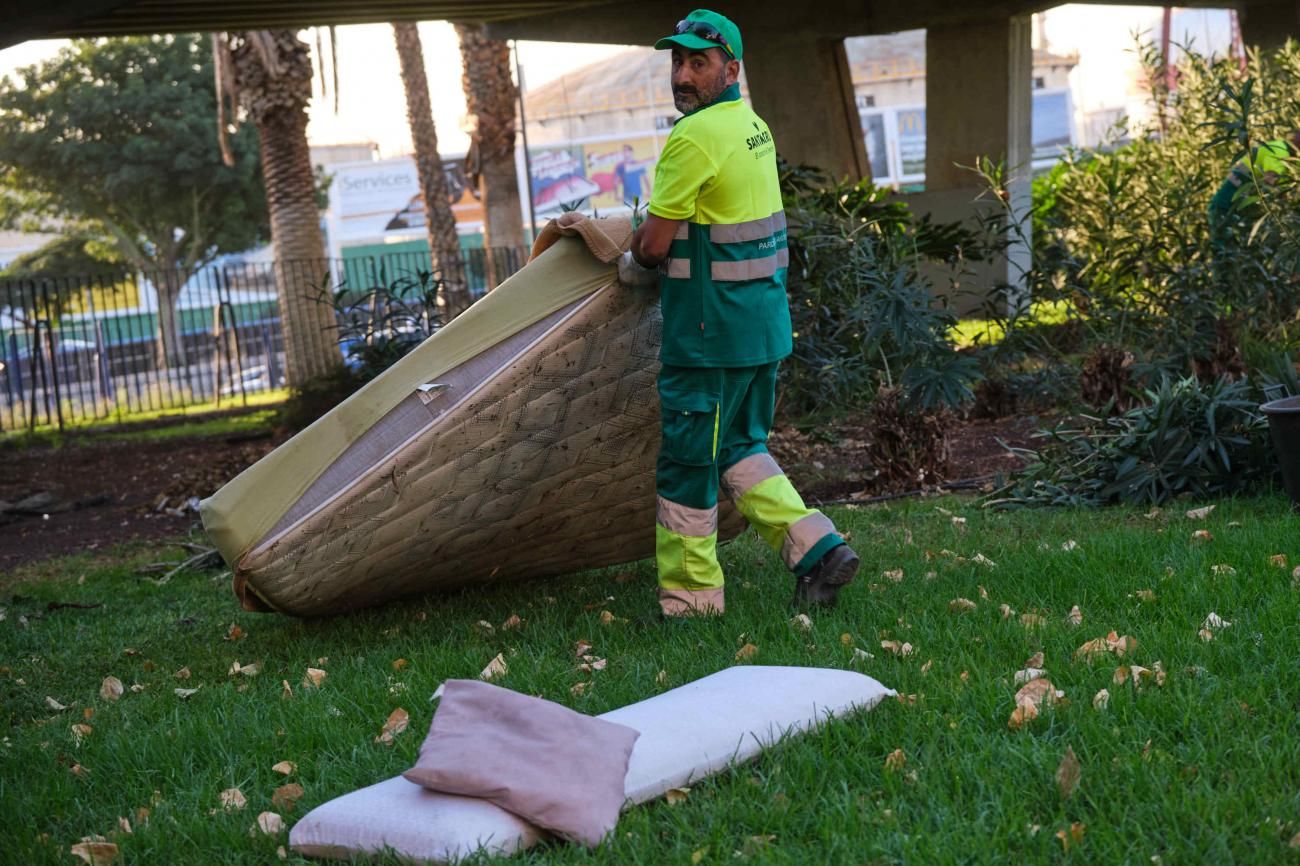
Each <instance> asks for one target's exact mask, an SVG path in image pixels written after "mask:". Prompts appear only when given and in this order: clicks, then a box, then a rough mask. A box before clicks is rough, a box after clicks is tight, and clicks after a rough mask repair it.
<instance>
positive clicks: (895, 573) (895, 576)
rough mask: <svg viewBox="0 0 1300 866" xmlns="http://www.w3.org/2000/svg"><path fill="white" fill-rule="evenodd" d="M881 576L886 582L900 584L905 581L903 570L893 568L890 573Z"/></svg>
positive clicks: (882, 573)
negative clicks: (890, 581)
mask: <svg viewBox="0 0 1300 866" xmlns="http://www.w3.org/2000/svg"><path fill="white" fill-rule="evenodd" d="M880 576H881V577H883V578H884V579H885V580H892V581H893V582H894V583H899V582H901V581H902V579H903V569H901V568H891V569H889V570H888V571H882V572H880Z"/></svg>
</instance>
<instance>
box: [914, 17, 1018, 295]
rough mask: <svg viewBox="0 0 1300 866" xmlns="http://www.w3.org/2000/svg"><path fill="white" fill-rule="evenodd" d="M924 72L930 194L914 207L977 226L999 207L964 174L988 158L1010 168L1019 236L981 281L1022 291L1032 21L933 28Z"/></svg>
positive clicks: (916, 199)
mask: <svg viewBox="0 0 1300 866" xmlns="http://www.w3.org/2000/svg"><path fill="white" fill-rule="evenodd" d="M925 65H926V72H925V192H924V193H920V194H918V195H917V196H915V197H914V199H913V207H914V208H915V209H916V210H918V211H920V212H922V213H929V214H931V215H932V216H933V217H934V219H935V220H939V221H948V222H950V221H954V220H961V219H972V218H977V217H978V216H980V215H981V213H987V212H988V210H989V209H991V208H994V207H996V204H997V203H996V202H988V201H987V195H986V196H985V199H986V200H985V201H976V199H977V198H978V197H980V195H981V193H982V192H983V189H982V188H981V186H980V181H979V178H978V177H977V176H976V175H975V174H973V173H972V172H971V171H969V170H968V169H967V168H963V167H962V166H974V165H976V163H977V162H978V161H979V160H980V159H981V158H983V157H987V158H989V159H991V160H992V161H993V162H995V163H996V162H1002V163H1004V165H1005V166H1006V190H1007V193H1008V195H1009V203H1010V205H1011V208H1012V211H1013V213H1014V214H1015V217H1016V221H1017V223H1018V224H1019V226H1020V228H1019V230H1018V231H1011V236H1010V237H1009V238H1008V240H1009V241H1010V247H1009V248H1008V250H1007V253H1006V257H1005V259H1004V260H1003V261H1001V262H998V263H996V265H994V266H992V267H991V269H990V270H989V271H988V273H982V274H978V275H975V277H974V279H975V280H976V281H977V282H981V283H985V284H989V285H991V284H994V283H999V282H1005V283H1008V284H1010V285H1012V286H1023V284H1024V280H1023V276H1024V273H1025V270H1026V269H1027V268H1028V267H1029V265H1030V250H1029V236H1030V235H1029V233H1030V222H1029V214H1030V211H1031V208H1032V195H1031V179H1032V167H1031V165H1030V161H1031V158H1032V156H1033V143H1032V137H1031V132H1032V129H1031V106H1032V99H1031V96H1032V93H1031V91H1032V79H1033V47H1032V28H1031V22H1030V17H1029V16H1027V15H1018V16H1012V17H1010V18H999V19H995V20H986V21H978V22H974V23H968V24H950V25H942V26H936V27H931V28H929V29H928V30H926V39H925ZM1026 301H1027V298H1024V297H1021V298H1020V299H1019V301H1018V303H1024V302H1026Z"/></svg>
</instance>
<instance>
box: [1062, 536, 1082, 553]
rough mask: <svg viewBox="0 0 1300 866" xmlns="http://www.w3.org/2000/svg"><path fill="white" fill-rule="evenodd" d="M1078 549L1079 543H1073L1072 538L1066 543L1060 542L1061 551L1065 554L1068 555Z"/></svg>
mask: <svg viewBox="0 0 1300 866" xmlns="http://www.w3.org/2000/svg"><path fill="white" fill-rule="evenodd" d="M1078 547H1079V542H1077V541H1075V540H1074V539H1073V538H1071V539H1070V540H1068V541H1063V542H1061V550H1064V551H1065V552H1066V553H1069V552H1070V551H1071V550H1076V549H1078Z"/></svg>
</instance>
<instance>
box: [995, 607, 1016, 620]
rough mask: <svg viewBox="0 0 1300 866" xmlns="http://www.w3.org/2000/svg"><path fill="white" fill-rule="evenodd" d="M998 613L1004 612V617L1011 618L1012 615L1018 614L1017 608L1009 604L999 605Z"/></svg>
mask: <svg viewBox="0 0 1300 866" xmlns="http://www.w3.org/2000/svg"><path fill="white" fill-rule="evenodd" d="M998 613H1000V614H1002V618H1003V619H1011V617H1013V616H1015V615H1016V611H1015V608H1013V607H1012V606H1011V605H1009V604H1000V605H998Z"/></svg>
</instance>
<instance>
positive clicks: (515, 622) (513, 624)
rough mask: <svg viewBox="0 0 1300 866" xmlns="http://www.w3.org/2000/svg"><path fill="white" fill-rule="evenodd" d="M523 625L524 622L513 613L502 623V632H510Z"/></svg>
mask: <svg viewBox="0 0 1300 866" xmlns="http://www.w3.org/2000/svg"><path fill="white" fill-rule="evenodd" d="M523 624H524V621H523V620H522V619H520V618H519V616H518V615H517V614H513V613H512V614H510V616H509V617H507V618H506V621H505V622H503V623H501V630H502V631H510V630H511V629H515V628H519V627H520V626H521V625H523Z"/></svg>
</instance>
